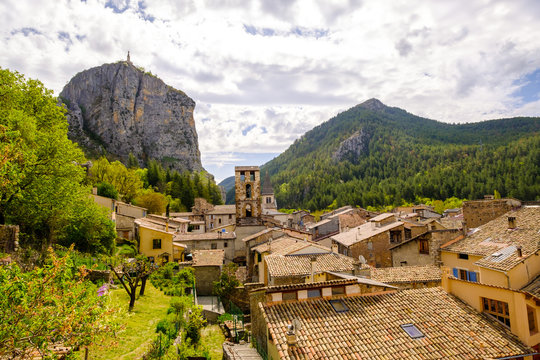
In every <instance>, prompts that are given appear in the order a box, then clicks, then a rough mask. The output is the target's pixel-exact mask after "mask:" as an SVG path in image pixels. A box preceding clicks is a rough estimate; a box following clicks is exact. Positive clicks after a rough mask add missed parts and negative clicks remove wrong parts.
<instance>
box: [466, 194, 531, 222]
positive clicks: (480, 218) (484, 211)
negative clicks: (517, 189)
mask: <svg viewBox="0 0 540 360" xmlns="http://www.w3.org/2000/svg"><path fill="white" fill-rule="evenodd" d="M520 206H521V201H519V200H516V199H484V200H472V201H464V202H463V207H462V211H463V221H465V224H466V225H467V227H468V228H469V229H472V228H476V227H478V226H480V225H483V224H485V223H487V222H489V221H491V220H493V219H495V218H497V217H499V216H501V215H503V214H505V213H507V212H508V211H510V210H512V209H518V208H519V207H520Z"/></svg>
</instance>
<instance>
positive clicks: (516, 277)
mask: <svg viewBox="0 0 540 360" xmlns="http://www.w3.org/2000/svg"><path fill="white" fill-rule="evenodd" d="M538 274H540V255H532V256H529V257H528V258H527V259H525V260H524V261H523V262H522V263H520V264H519V265H517V266H515V267H514V268H513V269H512V270H510V271H509V272H508V276H509V277H510V287H511V288H512V289H521V288H522V287H523V286H525V285H527V284H528V283H529V282H530V281H531V280H532V279H534V278H535V277H536V276H538Z"/></svg>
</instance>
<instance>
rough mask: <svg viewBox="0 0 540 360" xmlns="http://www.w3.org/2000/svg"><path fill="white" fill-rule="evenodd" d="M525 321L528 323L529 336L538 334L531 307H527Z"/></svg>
mask: <svg viewBox="0 0 540 360" xmlns="http://www.w3.org/2000/svg"><path fill="white" fill-rule="evenodd" d="M527 320H528V321H529V333H530V334H531V335H533V334H536V333H537V332H538V325H537V323H536V314H535V311H534V309H533V308H532V307H530V306H529V305H527Z"/></svg>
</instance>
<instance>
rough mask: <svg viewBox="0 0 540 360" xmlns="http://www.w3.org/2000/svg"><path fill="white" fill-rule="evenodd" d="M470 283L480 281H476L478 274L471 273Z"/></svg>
mask: <svg viewBox="0 0 540 360" xmlns="http://www.w3.org/2000/svg"><path fill="white" fill-rule="evenodd" d="M469 281H472V282H477V281H478V280H476V272H474V271H469Z"/></svg>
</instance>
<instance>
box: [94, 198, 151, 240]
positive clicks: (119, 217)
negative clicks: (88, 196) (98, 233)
mask: <svg viewBox="0 0 540 360" xmlns="http://www.w3.org/2000/svg"><path fill="white" fill-rule="evenodd" d="M92 198H93V199H94V201H95V202H96V203H97V204H99V205H101V206H102V207H104V208H106V209H107V212H108V214H109V219H111V220H112V221H114V223H115V227H116V233H117V235H118V237H121V238H124V239H128V240H133V238H134V231H135V219H139V218H144V217H146V215H147V213H148V210H147V209H145V208H143V207H140V206H135V205H131V204H127V203H125V202H122V201H119V200H116V199H111V198H108V197H105V196H99V195H98V194H97V188H93V189H92Z"/></svg>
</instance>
